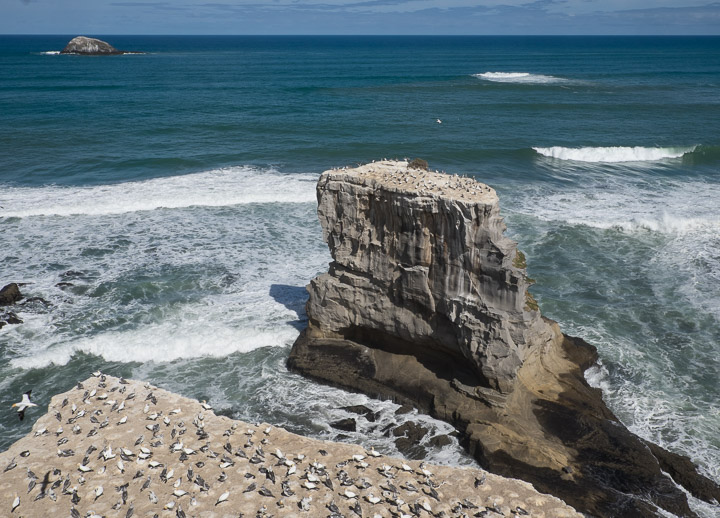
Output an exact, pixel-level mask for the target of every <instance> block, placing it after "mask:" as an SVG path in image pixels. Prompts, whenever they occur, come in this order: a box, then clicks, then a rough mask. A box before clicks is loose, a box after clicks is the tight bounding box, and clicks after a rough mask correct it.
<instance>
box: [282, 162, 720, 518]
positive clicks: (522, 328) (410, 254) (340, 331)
mask: <svg viewBox="0 0 720 518" xmlns="http://www.w3.org/2000/svg"><path fill="white" fill-rule="evenodd" d="M317 195H318V216H319V218H320V223H321V225H322V228H323V237H324V239H325V240H326V241H327V243H328V246H329V248H330V252H331V255H332V258H333V262H332V263H330V267H329V271H328V272H327V273H325V274H322V275H320V276H319V277H317V278H315V279H313V280H312V281H311V283H310V285H309V286H308V292H309V295H310V297H309V300H308V303H307V314H308V319H309V322H308V327H307V329H305V330H304V331H303V332H302V333H301V335H300V337H299V338H298V339H297V341H296V342H295V344H294V345H293V348H292V351H291V353H290V357H289V359H288V365H289V367H290V368H291V369H294V370H296V371H299V372H301V373H303V374H305V375H307V376H310V377H312V378H315V379H318V380H322V381H324V382H328V383H331V384H334V385H338V386H342V387H345V388H349V389H352V390H359V391H362V392H365V393H368V394H370V395H374V396H379V397H389V398H392V399H394V400H396V401H399V402H404V403H412V404H414V405H415V406H417V407H418V408H420V409H422V410H424V411H426V412H428V413H430V414H431V415H433V416H435V417H438V418H441V419H444V420H446V421H448V422H450V423H452V424H454V425H455V426H456V428H457V429H458V430H459V432H460V433H461V434H462V436H463V439H464V441H465V443H466V445H467V447H468V449H469V451H470V452H471V453H472V454H473V455H474V456H475V457H476V458H477V459H478V461H479V462H480V463H481V465H482V466H483V467H485V468H487V469H489V470H490V471H493V472H495V473H498V474H502V475H505V476H511V477H517V478H522V479H524V480H527V481H529V482H531V483H533V484H534V485H535V486H536V487H538V488H539V489H540V490H541V491H545V492H548V493H551V494H554V495H556V496H558V497H560V498H562V499H563V500H565V501H566V502H568V503H569V504H571V505H572V506H574V507H575V508H576V509H578V510H580V511H582V512H585V513H589V514H591V515H596V516H616V517H620V516H628V517H631V516H632V517H636V516H656V515H657V513H658V508H662V509H665V510H667V511H670V512H672V513H674V514H676V515H679V516H694V513H693V512H692V511H691V510H690V508H689V506H688V503H687V498H686V496H685V494H684V493H683V492H682V490H681V489H680V488H679V487H678V486H677V485H676V484H675V483H673V480H671V479H670V477H669V476H667V475H666V474H665V473H664V472H668V473H672V474H673V477H674V479H675V482H677V483H679V484H682V485H683V486H685V488H686V489H688V491H689V492H690V493H691V494H693V495H694V496H696V497H698V498H701V499H704V500H706V501H710V502H712V501H713V500H716V501H720V488H719V487H718V485H717V484H716V483H714V482H713V481H711V480H708V479H707V478H704V477H702V476H701V475H699V474H698V473H697V471H696V470H695V467H694V466H692V464H691V463H689V462H688V461H687V459H685V458H684V457H679V456H676V455H674V454H670V453H669V452H666V451H665V450H663V449H662V448H659V447H657V446H655V445H650V444H647V443H645V442H644V441H643V440H641V439H640V438H638V437H637V436H635V435H633V434H632V433H630V432H629V431H628V430H627V429H626V428H625V427H624V426H623V425H622V424H621V423H620V422H619V421H618V420H617V418H616V417H615V416H614V415H613V414H612V412H611V411H610V410H609V409H608V408H607V407H606V406H605V404H604V403H603V401H602V395H601V393H600V391H599V390H596V389H593V388H591V387H590V386H589V385H588V384H587V382H586V381H585V379H584V377H583V372H584V371H585V369H587V368H588V367H589V366H590V365H592V364H593V363H594V362H595V361H596V351H595V348H594V347H592V346H590V345H589V344H587V343H585V342H584V341H583V340H581V339H578V338H572V337H568V336H566V335H564V334H563V333H562V332H561V330H560V329H559V327H558V326H557V324H556V323H555V322H552V321H551V320H548V319H545V318H543V317H542V316H541V314H540V311H539V308H538V307H537V304H536V303H535V301H534V300H533V298H532V296H531V295H530V294H529V293H528V291H527V289H528V287H529V285H530V284H531V281H530V280H529V279H528V278H527V275H526V272H525V260H524V257H523V256H522V254H521V253H520V252H518V250H517V246H516V243H515V242H513V241H512V240H510V239H509V238H507V237H506V236H504V234H503V232H504V230H505V225H504V223H503V221H502V218H501V217H500V209H499V200H498V197H497V194H496V193H495V191H494V190H493V189H491V188H490V187H488V186H486V185H483V184H480V183H478V182H476V181H474V180H472V179H470V178H463V177H458V176H453V175H446V174H441V173H434V172H430V171H427V170H424V169H422V168H417V167H412V165H411V164H409V163H408V162H404V161H383V162H378V163H372V164H367V165H364V166H359V167H357V168H355V169H349V170H348V169H336V170H331V171H326V172H325V173H323V174H322V175H321V177H320V179H319V181H318V186H317ZM681 459H682V460H681ZM678 470H682V472H683V474H682V475H679V474H678Z"/></svg>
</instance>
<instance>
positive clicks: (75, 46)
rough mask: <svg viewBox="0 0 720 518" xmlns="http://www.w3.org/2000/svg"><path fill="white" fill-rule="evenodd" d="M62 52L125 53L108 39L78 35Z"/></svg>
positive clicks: (84, 53)
mask: <svg viewBox="0 0 720 518" xmlns="http://www.w3.org/2000/svg"><path fill="white" fill-rule="evenodd" d="M60 54H81V55H83V56H108V55H113V54H125V52H124V51H122V50H118V49H116V48H115V47H113V46H112V45H110V44H109V43H108V42H106V41H102V40H98V39H95V38H87V37H85V36H77V37H76V38H73V39H71V40H70V42H69V43H68V44H67V45H66V46H65V48H64V49H62V50H61V51H60Z"/></svg>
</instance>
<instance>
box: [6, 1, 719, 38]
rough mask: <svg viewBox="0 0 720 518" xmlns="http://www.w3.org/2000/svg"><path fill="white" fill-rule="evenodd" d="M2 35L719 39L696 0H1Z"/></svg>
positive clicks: (708, 5) (707, 10)
mask: <svg viewBox="0 0 720 518" xmlns="http://www.w3.org/2000/svg"><path fill="white" fill-rule="evenodd" d="M0 33H2V34H68V35H74V34H86V35H103V34H528V35H530V34H720V2H708V1H707V0H705V1H702V0H700V1H697V0H474V1H473V0H446V1H438V0H307V1H305V0H302V1H301V0H167V1H162V0H157V1H156V0H151V1H143V0H0Z"/></svg>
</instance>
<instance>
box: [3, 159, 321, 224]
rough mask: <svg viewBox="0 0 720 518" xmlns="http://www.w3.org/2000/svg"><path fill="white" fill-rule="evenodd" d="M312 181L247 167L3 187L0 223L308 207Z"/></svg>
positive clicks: (311, 199)
mask: <svg viewBox="0 0 720 518" xmlns="http://www.w3.org/2000/svg"><path fill="white" fill-rule="evenodd" d="M316 181H317V178H316V176H315V175H303V174H282V173H279V172H278V171H275V170H262V169H258V168H253V167H245V166H241V167H229V168H226V169H216V170H212V171H205V172H202V173H195V174H188V175H182V176H171V177H167V178H154V179H152V180H145V181H138V182H126V183H120V184H112V185H99V186H92V187H61V186H45V187H5V188H3V189H2V191H0V207H3V208H2V209H0V217H20V218H24V217H29V216H70V215H79V214H87V215H102V214H122V213H128V212H137V211H148V210H154V209H159V208H172V209H175V208H183V207H192V206H209V207H220V206H230V205H239V204H248V203H314V202H315V182H316Z"/></svg>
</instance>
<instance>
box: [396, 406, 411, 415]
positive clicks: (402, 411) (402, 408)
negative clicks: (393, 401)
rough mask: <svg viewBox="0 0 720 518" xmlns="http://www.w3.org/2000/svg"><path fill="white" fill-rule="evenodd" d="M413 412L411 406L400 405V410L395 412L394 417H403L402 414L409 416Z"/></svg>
mask: <svg viewBox="0 0 720 518" xmlns="http://www.w3.org/2000/svg"><path fill="white" fill-rule="evenodd" d="M412 411H413V406H412V405H407V404H406V405H400V408H398V409H397V410H395V415H403V414H409V413H410V412H412Z"/></svg>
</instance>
